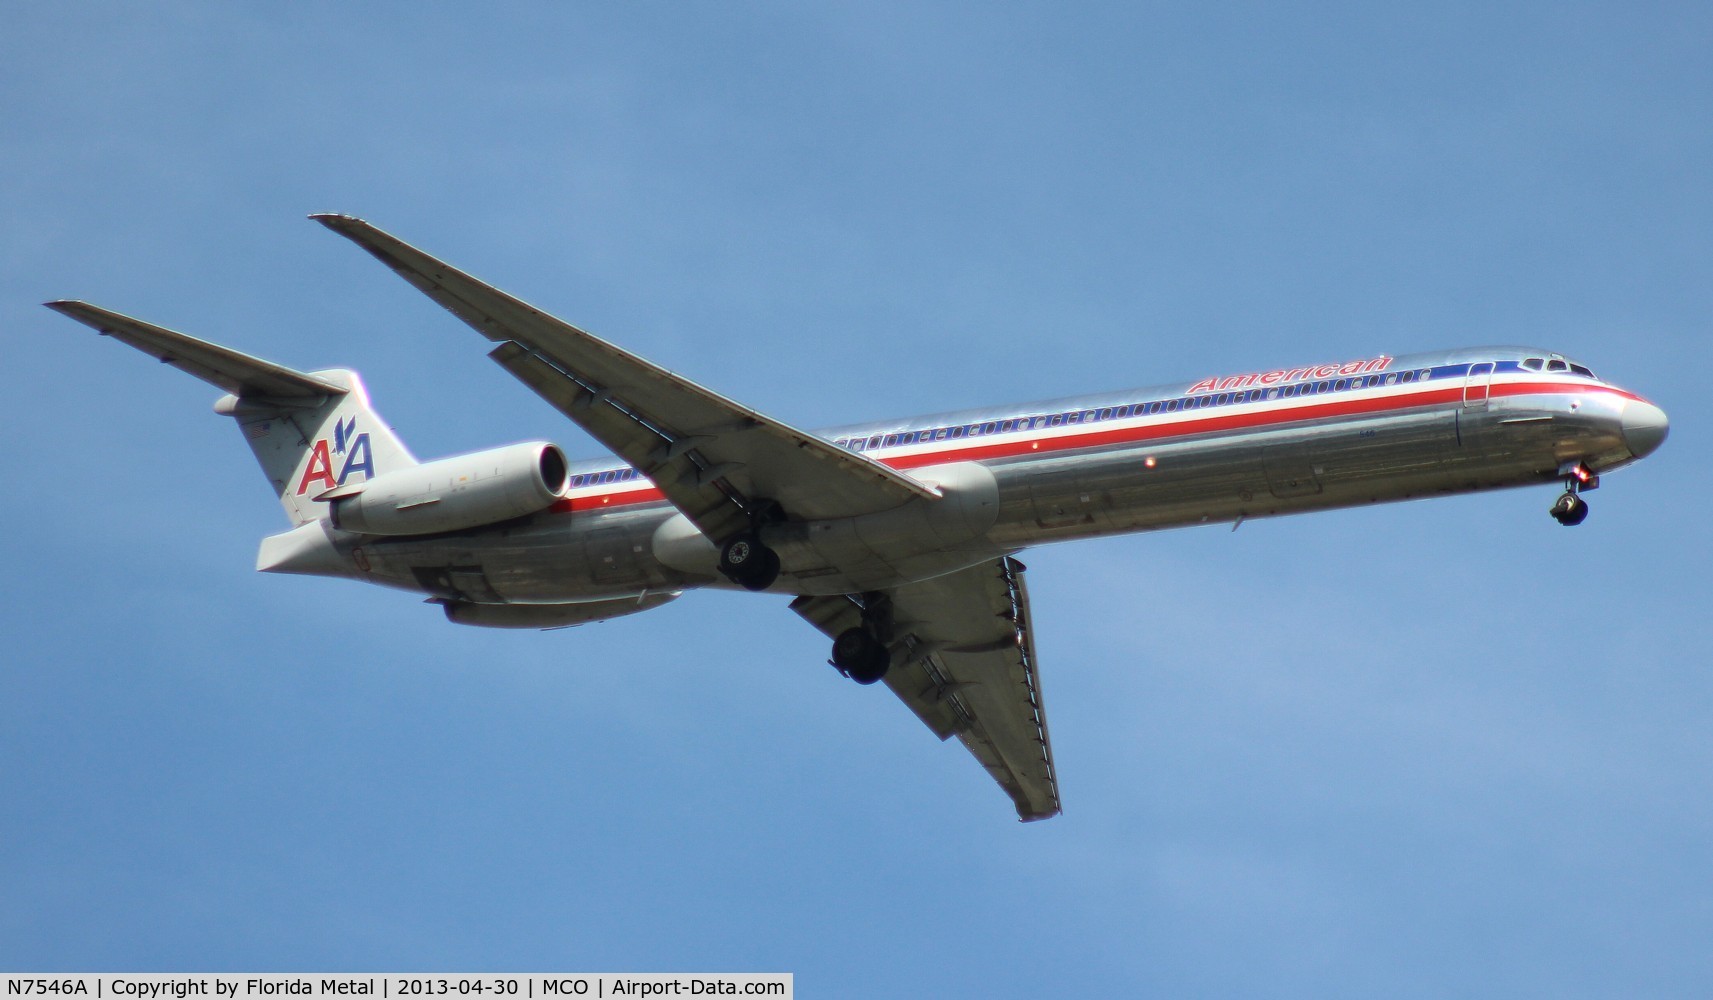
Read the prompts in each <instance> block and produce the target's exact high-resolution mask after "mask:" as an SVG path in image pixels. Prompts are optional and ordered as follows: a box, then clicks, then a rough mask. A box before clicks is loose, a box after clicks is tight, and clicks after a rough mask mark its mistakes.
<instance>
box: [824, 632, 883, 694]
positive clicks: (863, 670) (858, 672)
mask: <svg viewBox="0 0 1713 1000" xmlns="http://www.w3.org/2000/svg"><path fill="white" fill-rule="evenodd" d="M833 666H834V667H837V668H838V670H839V672H840V673H842V674H844V675H845V676H846V677H849V678H850V679H851V680H853V681H856V682H857V683H858V684H873V683H874V682H875V681H878V680H880V679H881V678H882V677H885V676H886V668H887V667H890V666H892V653H891V652H890V651H889V650H887V648H886V644H885V643H883V642H881V641H880V639H879V638H877V637H876V636H875V634H874V633H873V632H870V631H869V630H868V629H866V628H862V627H857V628H847V629H845V630H844V631H843V632H840V633H839V635H838V638H836V639H834V640H833Z"/></svg>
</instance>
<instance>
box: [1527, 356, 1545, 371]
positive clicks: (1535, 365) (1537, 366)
mask: <svg viewBox="0 0 1713 1000" xmlns="http://www.w3.org/2000/svg"><path fill="white" fill-rule="evenodd" d="M1523 367H1524V368H1527V369H1528V370H1529V371H1531V372H1538V371H1540V370H1541V359H1540V358H1529V359H1527V360H1525V361H1524V362H1523Z"/></svg>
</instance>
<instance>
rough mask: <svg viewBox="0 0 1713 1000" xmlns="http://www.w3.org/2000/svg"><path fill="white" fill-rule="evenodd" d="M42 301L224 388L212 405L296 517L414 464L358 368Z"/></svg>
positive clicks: (312, 515) (317, 512) (304, 519)
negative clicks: (290, 362) (300, 366)
mask: <svg viewBox="0 0 1713 1000" xmlns="http://www.w3.org/2000/svg"><path fill="white" fill-rule="evenodd" d="M47 307H48V308H49V309H52V310H54V311H56V312H59V313H62V314H64V315H66V316H69V317H71V318H72V319H74V320H77V321H78V322H79V323H82V324H83V325H85V326H88V327H91V328H92V329H94V330H96V331H98V332H100V333H101V334H102V335H103V336H107V337H112V338H113V339H115V340H118V341H120V342H121V343H125V344H129V345H130V346H132V347H135V348H136V349H137V350H139V351H142V352H143V353H145V354H148V355H149V356H151V357H154V358H156V359H158V360H160V361H161V362H163V363H165V364H169V365H172V366H173V367H174V368H177V369H178V370H180V371H182V372H185V373H186V374H190V375H194V376H196V377H197V378H199V379H201V380H203V381H204V382H207V383H209V384H210V385H213V386H216V387H218V388H221V389H224V390H226V392H227V393H228V394H229V395H227V396H225V397H223V398H221V399H220V400H219V401H218V402H217V403H215V404H214V409H215V411H216V412H219V413H224V414H226V415H228V416H230V417H233V418H235V419H236V420H237V421H238V426H239V427H240V428H241V429H242V430H243V432H244V440H245V441H247V442H248V443H249V445H250V450H251V451H252V452H254V453H255V455H256V460H257V461H258V462H260V463H261V465H262V471H263V472H264V473H266V474H267V477H268V479H269V481H270V482H272V483H273V486H274V491H275V492H276V493H277V494H278V495H279V498H280V503H281V504H282V505H283V506H284V507H285V510H286V516H288V517H290V518H291V522H292V524H294V525H297V524H305V523H308V522H310V521H314V520H316V519H318V518H320V517H321V516H322V515H323V513H324V512H325V510H326V505H325V504H324V503H321V504H318V503H316V499H317V498H318V497H323V496H325V495H326V494H328V493H332V492H333V491H335V490H338V489H340V488H342V487H348V486H355V485H357V484H359V483H363V482H367V481H368V480H369V479H372V478H374V477H375V476H378V475H380V474H381V473H382V472H385V471H388V470H390V469H396V468H403V467H405V466H410V465H415V464H417V462H416V459H415V458H414V457H412V455H411V453H410V451H409V450H408V449H406V448H405V446H404V444H403V443H402V442H400V441H399V439H398V437H397V436H396V435H395V434H393V432H392V429H391V428H390V427H388V426H387V425H386V424H385V423H383V422H382V421H381V418H380V417H379V416H378V415H377V414H376V413H375V411H374V410H373V409H372V408H370V406H369V394H368V392H367V391H365V390H364V388H363V382H362V380H361V379H359V378H358V377H357V373H356V372H353V371H348V370H346V369H343V368H335V369H331V370H328V371H322V372H313V373H306V372H300V371H296V370H295V369H291V368H287V367H285V366H283V365H277V364H274V363H273V362H271V361H263V360H262V359H260V358H253V357H251V356H249V355H248V354H241V353H239V352H237V351H234V350H232V349H230V348H226V347H221V346H219V345H218V344H211V343H208V342H207V341H205V340H198V339H196V338H195V337H191V336H188V335H186V334H182V333H177V332H175V331H173V330H168V329H165V328H164V327H158V326H154V325H152V324H149V323H145V322H143V321H142V320H139V319H133V318H131V317H129V316H124V315H121V314H119V313H116V312H111V311H109V310H106V309H102V308H100V307H99V306H93V305H90V304H89V303H87V302H75V301H59V302H49V303H47Z"/></svg>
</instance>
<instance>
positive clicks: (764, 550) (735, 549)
mask: <svg viewBox="0 0 1713 1000" xmlns="http://www.w3.org/2000/svg"><path fill="white" fill-rule="evenodd" d="M720 572H721V573H723V574H725V577H726V579H728V580H730V581H732V582H733V583H735V584H737V585H738V586H740V587H742V588H744V589H745V590H766V589H767V588H769V587H771V586H773V581H775V580H777V579H779V553H777V552H775V551H773V550H772V549H770V548H768V547H767V546H766V545H763V544H762V542H761V538H760V537H759V536H757V535H755V534H754V533H749V534H743V535H739V536H737V537H736V538H733V539H732V540H731V541H729V542H727V543H726V544H725V545H724V546H722V547H721V548H720Z"/></svg>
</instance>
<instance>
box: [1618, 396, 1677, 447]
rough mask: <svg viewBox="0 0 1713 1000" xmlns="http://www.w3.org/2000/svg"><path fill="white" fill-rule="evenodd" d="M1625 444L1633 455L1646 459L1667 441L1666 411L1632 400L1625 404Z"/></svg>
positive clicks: (1667, 424)
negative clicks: (1661, 443) (1662, 442)
mask: <svg viewBox="0 0 1713 1000" xmlns="http://www.w3.org/2000/svg"><path fill="white" fill-rule="evenodd" d="M1623 422H1624V443H1625V444H1627V445H1629V446H1630V452H1631V454H1633V455H1635V456H1636V457H1637V458H1645V457H1646V456H1648V455H1650V454H1652V453H1653V450H1654V449H1655V448H1658V447H1659V446H1660V442H1661V441H1664V440H1665V433H1666V430H1667V429H1668V427H1669V422H1668V421H1667V420H1666V419H1665V411H1664V410H1662V409H1660V408H1659V407H1657V406H1655V405H1654V404H1652V403H1646V402H1643V401H1642V400H1639V399H1632V400H1630V401H1629V402H1627V403H1625V404H1624V418H1623Z"/></svg>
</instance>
